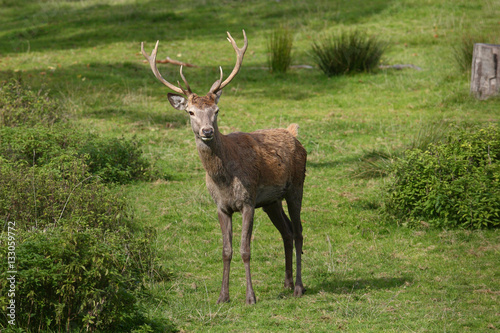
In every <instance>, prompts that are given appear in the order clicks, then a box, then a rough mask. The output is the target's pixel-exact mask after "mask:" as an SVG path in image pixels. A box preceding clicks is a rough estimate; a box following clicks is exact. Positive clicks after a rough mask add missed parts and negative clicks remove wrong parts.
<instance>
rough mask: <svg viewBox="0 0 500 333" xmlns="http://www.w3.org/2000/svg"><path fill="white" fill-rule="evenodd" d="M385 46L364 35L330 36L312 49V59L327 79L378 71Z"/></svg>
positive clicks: (355, 32) (372, 37)
mask: <svg viewBox="0 0 500 333" xmlns="http://www.w3.org/2000/svg"><path fill="white" fill-rule="evenodd" d="M384 51H385V44H384V43H382V42H381V41H379V40H378V39H377V38H376V37H374V36H369V35H367V34H366V33H363V32H360V31H357V30H356V31H349V32H346V31H344V32H341V33H340V34H337V35H330V36H327V37H325V38H323V39H322V40H320V41H317V42H314V43H313V45H312V55H313V57H314V59H315V61H316V63H317V64H318V66H319V68H320V69H321V70H322V71H323V72H324V73H325V74H326V75H327V76H335V75H345V74H351V73H357V72H371V71H373V70H375V69H376V68H377V67H378V65H379V63H380V60H381V58H382V55H383V53H384Z"/></svg>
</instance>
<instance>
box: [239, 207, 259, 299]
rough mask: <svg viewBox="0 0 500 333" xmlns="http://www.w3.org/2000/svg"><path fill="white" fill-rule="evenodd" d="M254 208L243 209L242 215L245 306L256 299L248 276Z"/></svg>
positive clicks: (250, 278)
mask: <svg viewBox="0 0 500 333" xmlns="http://www.w3.org/2000/svg"><path fill="white" fill-rule="evenodd" d="M254 212H255V208H254V207H253V206H247V207H244V208H243V210H242V212H241V215H242V220H243V221H242V230H241V249H240V253H241V259H242V260H243V264H244V265H245V275H246V281H247V291H246V304H255V303H256V302H257V299H256V298H255V293H254V291H253V286H252V275H251V274H250V241H251V239H252V228H253V216H254Z"/></svg>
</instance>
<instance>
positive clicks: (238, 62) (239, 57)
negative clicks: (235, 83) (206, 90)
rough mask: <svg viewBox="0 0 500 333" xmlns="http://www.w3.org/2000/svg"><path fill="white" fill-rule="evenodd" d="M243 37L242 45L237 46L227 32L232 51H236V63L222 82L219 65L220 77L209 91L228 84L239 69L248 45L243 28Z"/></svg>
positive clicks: (215, 91) (215, 90)
mask: <svg viewBox="0 0 500 333" xmlns="http://www.w3.org/2000/svg"><path fill="white" fill-rule="evenodd" d="M243 38H244V41H243V47H242V48H238V46H237V45H236V42H235V41H234V39H233V37H231V34H230V33H229V32H228V33H227V40H228V41H229V42H230V43H231V44H232V45H233V48H234V51H236V64H235V65H234V68H233V71H232V72H231V74H230V75H229V77H228V78H227V79H226V80H225V81H224V82H222V67H219V68H220V79H219V80H217V81H215V83H214V84H213V85H212V88H210V92H211V93H214V94H215V93H217V92H218V91H219V90H222V88H224V87H225V86H227V85H228V84H229V82H231V80H232V79H233V78H234V77H235V76H236V74H238V72H239V71H240V68H241V63H242V62H243V56H244V55H245V51H246V50H247V47H248V40H247V35H246V34H245V30H243ZM221 82H222V83H221Z"/></svg>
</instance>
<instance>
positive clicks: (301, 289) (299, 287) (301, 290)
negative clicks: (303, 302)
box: [293, 284, 306, 297]
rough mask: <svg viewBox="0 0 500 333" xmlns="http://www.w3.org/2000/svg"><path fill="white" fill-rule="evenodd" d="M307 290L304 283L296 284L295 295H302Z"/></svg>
mask: <svg viewBox="0 0 500 333" xmlns="http://www.w3.org/2000/svg"><path fill="white" fill-rule="evenodd" d="M305 292H306V289H305V288H304V286H303V285H302V284H300V285H296V286H295V289H294V291H293V296H295V297H301V296H302V295H304V293H305Z"/></svg>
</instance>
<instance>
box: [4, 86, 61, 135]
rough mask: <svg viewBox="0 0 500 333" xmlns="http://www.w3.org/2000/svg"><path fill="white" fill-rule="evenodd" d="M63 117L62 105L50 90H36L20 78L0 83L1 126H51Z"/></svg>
mask: <svg viewBox="0 0 500 333" xmlns="http://www.w3.org/2000/svg"><path fill="white" fill-rule="evenodd" d="M62 118H63V113H62V109H61V107H60V106H59V105H58V104H57V103H56V102H54V101H53V100H52V99H50V98H49V97H48V92H44V91H42V90H40V91H38V92H35V91H32V90H31V89H30V88H29V87H25V86H23V85H22V84H21V82H19V81H18V80H11V81H8V82H4V83H2V84H0V127H2V126H11V127H12V126H18V125H25V126H34V125H39V124H42V125H45V126H50V125H53V124H54V123H55V122H57V121H59V120H61V119H62Z"/></svg>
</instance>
